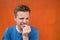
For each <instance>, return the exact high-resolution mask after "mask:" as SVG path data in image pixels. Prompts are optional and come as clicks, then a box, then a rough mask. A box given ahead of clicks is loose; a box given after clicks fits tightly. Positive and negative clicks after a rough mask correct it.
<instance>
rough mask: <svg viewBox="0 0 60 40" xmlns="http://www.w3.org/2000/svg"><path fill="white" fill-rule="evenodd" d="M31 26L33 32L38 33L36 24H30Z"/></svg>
mask: <svg viewBox="0 0 60 40" xmlns="http://www.w3.org/2000/svg"><path fill="white" fill-rule="evenodd" d="M30 27H31V33H36V34H38V29H37V28H35V27H34V26H30Z"/></svg>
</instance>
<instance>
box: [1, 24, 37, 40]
mask: <svg viewBox="0 0 60 40" xmlns="http://www.w3.org/2000/svg"><path fill="white" fill-rule="evenodd" d="M30 27H31V32H30V33H29V34H28V37H29V40H38V30H37V29H36V28H34V27H32V26H30ZM2 40H23V38H22V33H19V32H18V31H17V30H16V25H14V26H12V27H9V28H7V29H6V31H5V33H4V35H3V38H2Z"/></svg>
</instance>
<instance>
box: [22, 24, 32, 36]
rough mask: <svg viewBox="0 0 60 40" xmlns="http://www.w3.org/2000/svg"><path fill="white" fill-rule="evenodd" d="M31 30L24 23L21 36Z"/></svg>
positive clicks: (26, 34)
mask: <svg viewBox="0 0 60 40" xmlns="http://www.w3.org/2000/svg"><path fill="white" fill-rule="evenodd" d="M30 32H31V28H30V26H28V25H24V28H23V31H22V35H23V36H28V34H29V33H30Z"/></svg>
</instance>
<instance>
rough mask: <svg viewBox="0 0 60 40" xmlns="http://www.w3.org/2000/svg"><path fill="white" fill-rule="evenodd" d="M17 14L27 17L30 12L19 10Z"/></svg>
mask: <svg viewBox="0 0 60 40" xmlns="http://www.w3.org/2000/svg"><path fill="white" fill-rule="evenodd" d="M17 16H19V17H27V16H29V12H28V11H24V12H23V11H18V12H17Z"/></svg>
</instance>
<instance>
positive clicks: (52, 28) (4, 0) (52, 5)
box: [0, 0, 60, 40]
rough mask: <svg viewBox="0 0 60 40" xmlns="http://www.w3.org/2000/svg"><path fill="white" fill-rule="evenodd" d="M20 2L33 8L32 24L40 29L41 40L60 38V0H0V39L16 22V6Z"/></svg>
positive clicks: (58, 39)
mask: <svg viewBox="0 0 60 40" xmlns="http://www.w3.org/2000/svg"><path fill="white" fill-rule="evenodd" d="M20 4H25V5H28V6H29V7H30V8H31V15H30V24H32V25H33V26H35V27H36V28H37V29H38V30H39V40H60V0H0V40H2V36H3V34H4V31H5V29H6V28H7V27H8V26H12V25H14V24H15V21H14V8H15V7H16V6H17V5H20Z"/></svg>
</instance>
